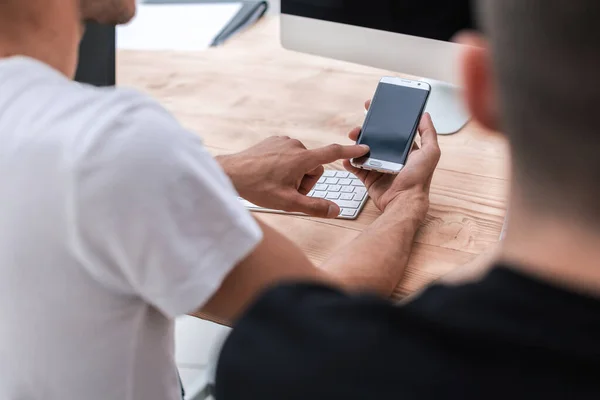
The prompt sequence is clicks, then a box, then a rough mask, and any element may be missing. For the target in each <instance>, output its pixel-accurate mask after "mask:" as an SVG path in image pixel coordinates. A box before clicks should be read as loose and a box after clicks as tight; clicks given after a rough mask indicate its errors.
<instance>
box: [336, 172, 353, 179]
mask: <svg viewBox="0 0 600 400" xmlns="http://www.w3.org/2000/svg"><path fill="white" fill-rule="evenodd" d="M349 175H350V172H348V171H337V174H335V176H336V177H338V178H347V177H348V176H349Z"/></svg>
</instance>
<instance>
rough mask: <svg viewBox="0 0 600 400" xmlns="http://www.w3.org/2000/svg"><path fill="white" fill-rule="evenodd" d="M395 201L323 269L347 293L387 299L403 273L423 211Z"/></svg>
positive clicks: (328, 261) (323, 266)
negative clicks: (358, 292) (372, 294)
mask: <svg viewBox="0 0 600 400" xmlns="http://www.w3.org/2000/svg"><path fill="white" fill-rule="evenodd" d="M408 203H410V201H407V202H406V203H405V204H403V202H398V203H397V204H395V205H393V206H392V205H390V206H389V207H388V208H387V209H386V211H385V212H384V213H383V214H382V215H381V216H380V217H379V218H378V219H377V220H376V221H375V222H374V223H373V224H372V225H371V226H369V227H368V228H367V229H365V230H364V231H363V232H362V233H361V234H360V235H359V236H358V237H357V238H356V239H354V240H353V241H352V242H350V243H349V244H348V245H347V246H345V247H344V248H342V249H341V250H340V251H338V252H337V253H336V254H334V255H333V256H332V257H331V258H330V259H329V260H327V261H326V262H325V263H324V264H323V265H322V268H323V269H324V270H325V271H326V272H327V273H329V274H330V275H332V276H333V277H335V279H336V280H338V281H341V284H342V286H343V287H344V288H346V289H349V290H350V291H356V290H359V291H374V292H376V293H378V294H381V295H383V296H390V295H391V294H392V292H393V290H394V289H395V288H396V286H397V285H398V283H399V282H400V279H401V278H402V276H403V274H404V270H405V268H406V265H407V263H408V258H409V256H410V253H411V249H412V244H413V241H414V238H415V234H416V232H417V230H418V229H419V226H420V223H421V221H422V217H421V214H423V213H422V210H416V209H415V208H414V207H413V206H412V205H410V204H408Z"/></svg>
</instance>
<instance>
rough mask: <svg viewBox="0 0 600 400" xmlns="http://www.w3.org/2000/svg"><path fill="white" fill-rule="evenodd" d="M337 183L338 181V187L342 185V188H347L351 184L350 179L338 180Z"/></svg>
mask: <svg viewBox="0 0 600 400" xmlns="http://www.w3.org/2000/svg"><path fill="white" fill-rule="evenodd" d="M339 181H340V185H344V186H348V185H350V184H351V183H352V179H348V178H344V179H340V180H339ZM327 183H329V182H327ZM336 183H337V182H336Z"/></svg>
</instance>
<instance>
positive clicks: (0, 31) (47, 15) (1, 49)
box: [0, 0, 83, 77]
mask: <svg viewBox="0 0 600 400" xmlns="http://www.w3.org/2000/svg"><path fill="white" fill-rule="evenodd" d="M34 3H35V4H36V5H37V6H39V4H38V3H37V2H34ZM23 4H27V3H23ZM10 11H12V12H14V13H15V15H10V14H9V15H2V17H1V18H0V23H1V24H0V58H5V57H11V56H18V55H19V56H27V57H31V58H35V59H37V60H39V61H41V62H43V63H45V64H47V65H49V66H51V67H52V68H54V69H56V70H58V71H60V72H61V73H63V74H64V75H66V76H68V77H73V76H74V74H75V69H76V66H77V54H78V53H77V50H78V46H79V41H80V39H81V36H82V34H83V25H82V24H81V23H80V22H79V20H80V16H79V11H78V9H77V7H76V6H75V2H73V1H63V0H61V1H56V2H55V1H48V2H45V4H44V8H43V12H42V11H41V10H33V9H28V8H27V6H25V5H24V6H23V7H21V8H19V9H15V10H10Z"/></svg>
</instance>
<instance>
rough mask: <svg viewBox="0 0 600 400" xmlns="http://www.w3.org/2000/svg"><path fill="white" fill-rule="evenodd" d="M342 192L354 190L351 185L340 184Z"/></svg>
mask: <svg viewBox="0 0 600 400" xmlns="http://www.w3.org/2000/svg"><path fill="white" fill-rule="evenodd" d="M342 192H344V193H352V192H354V187H352V186H342Z"/></svg>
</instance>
